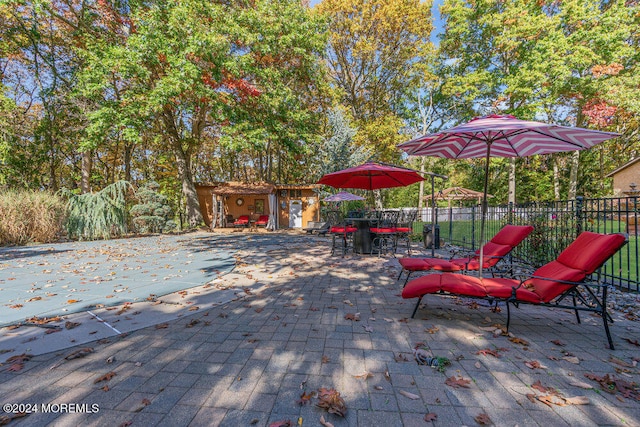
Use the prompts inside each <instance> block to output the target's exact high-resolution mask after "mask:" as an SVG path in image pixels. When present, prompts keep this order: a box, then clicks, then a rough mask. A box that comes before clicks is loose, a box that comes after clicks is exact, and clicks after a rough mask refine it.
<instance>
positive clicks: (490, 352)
mask: <svg viewBox="0 0 640 427" xmlns="http://www.w3.org/2000/svg"><path fill="white" fill-rule="evenodd" d="M476 354H482V355H484V356H487V355H490V356H493V357H495V358H498V359H499V358H500V354H499V353H498V351H497V350H491V349H488V348H485V349H484V350H478V351H476Z"/></svg>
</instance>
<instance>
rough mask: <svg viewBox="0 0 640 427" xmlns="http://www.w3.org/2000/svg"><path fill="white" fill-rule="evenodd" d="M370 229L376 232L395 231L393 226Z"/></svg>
mask: <svg viewBox="0 0 640 427" xmlns="http://www.w3.org/2000/svg"><path fill="white" fill-rule="evenodd" d="M369 231H370V232H372V233H376V234H381V233H395V230H394V228H393V227H371V228H370V229H369Z"/></svg>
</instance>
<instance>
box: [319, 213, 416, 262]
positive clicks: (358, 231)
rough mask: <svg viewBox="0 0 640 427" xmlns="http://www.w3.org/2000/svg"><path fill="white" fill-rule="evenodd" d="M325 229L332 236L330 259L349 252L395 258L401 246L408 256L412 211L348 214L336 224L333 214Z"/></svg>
mask: <svg viewBox="0 0 640 427" xmlns="http://www.w3.org/2000/svg"><path fill="white" fill-rule="evenodd" d="M333 214H334V217H333V221H331V223H332V224H333V225H332V226H331V227H330V228H329V233H330V234H331V236H332V243H331V255H334V254H335V253H336V251H339V252H340V253H341V254H342V256H343V257H344V256H345V255H346V254H347V253H348V252H349V251H353V252H354V253H357V254H377V255H378V257H380V256H381V255H382V254H387V253H390V254H392V255H393V256H395V254H396V252H397V250H398V247H399V246H400V245H401V244H402V243H403V242H404V244H405V246H406V249H407V254H408V255H411V235H412V233H413V223H414V221H415V220H416V217H417V214H418V211H417V210H416V209H409V210H406V209H396V210H381V211H368V212H360V213H358V212H350V213H348V214H347V217H346V218H344V219H342V220H340V219H338V218H337V215H336V214H337V213H336V212H333Z"/></svg>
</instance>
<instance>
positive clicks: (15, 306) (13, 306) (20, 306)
mask: <svg viewBox="0 0 640 427" xmlns="http://www.w3.org/2000/svg"><path fill="white" fill-rule="evenodd" d="M22 307H24V306H23V305H22V304H14V305H10V306H9V308H16V309H18V308H22Z"/></svg>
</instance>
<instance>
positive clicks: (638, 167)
mask: <svg viewBox="0 0 640 427" xmlns="http://www.w3.org/2000/svg"><path fill="white" fill-rule="evenodd" d="M631 183H635V184H637V186H638V187H637V188H636V189H637V190H640V162H637V163H634V164H632V165H631V166H629V167H628V168H625V169H623V170H621V171H619V172H618V173H616V174H615V175H614V176H613V194H614V195H616V196H624V193H623V192H624V191H629V190H631V188H630V187H629V184H631Z"/></svg>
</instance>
